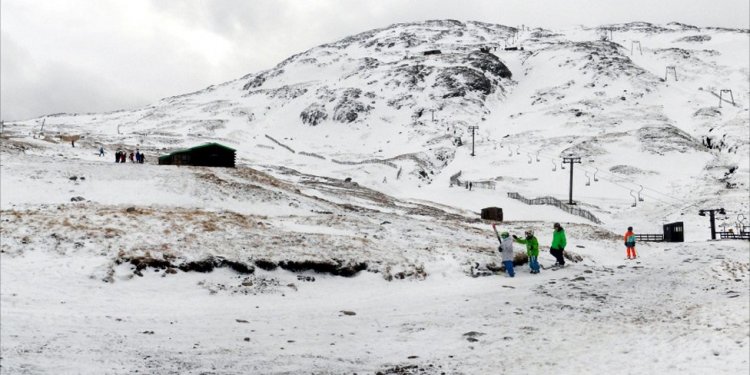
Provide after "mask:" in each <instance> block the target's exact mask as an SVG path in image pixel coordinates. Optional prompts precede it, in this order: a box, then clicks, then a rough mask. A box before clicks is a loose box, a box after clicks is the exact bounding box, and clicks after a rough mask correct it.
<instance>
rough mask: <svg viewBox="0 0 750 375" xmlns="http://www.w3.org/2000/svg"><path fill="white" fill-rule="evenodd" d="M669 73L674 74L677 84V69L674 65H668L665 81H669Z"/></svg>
mask: <svg viewBox="0 0 750 375" xmlns="http://www.w3.org/2000/svg"><path fill="white" fill-rule="evenodd" d="M669 72H672V74H673V75H674V80H675V82H677V68H676V67H675V66H674V65H667V68H666V70H665V71H664V81H665V82H666V81H667V77H668V76H669Z"/></svg>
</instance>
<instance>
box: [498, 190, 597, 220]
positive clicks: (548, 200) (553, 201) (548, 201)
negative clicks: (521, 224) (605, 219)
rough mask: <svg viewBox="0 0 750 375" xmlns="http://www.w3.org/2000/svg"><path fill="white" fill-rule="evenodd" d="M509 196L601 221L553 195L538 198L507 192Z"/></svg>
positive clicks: (527, 202) (531, 203) (524, 201)
mask: <svg viewBox="0 0 750 375" xmlns="http://www.w3.org/2000/svg"><path fill="white" fill-rule="evenodd" d="M508 197H509V198H513V199H517V200H519V201H521V202H523V203H526V204H530V205H549V206H555V207H557V208H559V209H561V210H563V211H565V212H567V213H569V214H572V215H576V216H580V217H582V218H584V219H587V220H590V221H593V222H594V223H597V224H601V223H602V221H601V220H599V218H597V217H596V216H594V214H592V213H591V212H589V211H586V210H584V209H581V208H578V207H575V206H571V205H568V204H567V203H565V202H563V201H561V200H559V199H557V198H553V197H540V198H533V199H528V198H525V197H523V196H522V195H521V194H518V193H508Z"/></svg>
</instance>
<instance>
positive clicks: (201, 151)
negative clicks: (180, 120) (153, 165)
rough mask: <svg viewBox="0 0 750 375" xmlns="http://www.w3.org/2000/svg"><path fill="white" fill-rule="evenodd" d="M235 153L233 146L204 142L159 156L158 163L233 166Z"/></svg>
mask: <svg viewBox="0 0 750 375" xmlns="http://www.w3.org/2000/svg"><path fill="white" fill-rule="evenodd" d="M236 153H237V150H235V149H233V148H230V147H227V146H224V145H220V144H218V143H206V144H204V145H200V146H195V147H191V148H187V149H184V150H177V151H174V152H172V153H171V154H167V155H163V156H159V164H160V165H195V166H203V167H228V168H234V159H235V157H236Z"/></svg>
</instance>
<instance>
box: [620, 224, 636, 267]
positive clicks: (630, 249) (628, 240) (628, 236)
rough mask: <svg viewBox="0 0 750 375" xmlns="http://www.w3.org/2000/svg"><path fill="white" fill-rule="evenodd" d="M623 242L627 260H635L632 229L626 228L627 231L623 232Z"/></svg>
mask: <svg viewBox="0 0 750 375" xmlns="http://www.w3.org/2000/svg"><path fill="white" fill-rule="evenodd" d="M623 240H624V241H625V248H626V249H627V250H626V251H627V256H628V259H635V258H636V254H635V233H633V227H628V231H627V232H625V235H624V236H623ZM631 254H632V255H631Z"/></svg>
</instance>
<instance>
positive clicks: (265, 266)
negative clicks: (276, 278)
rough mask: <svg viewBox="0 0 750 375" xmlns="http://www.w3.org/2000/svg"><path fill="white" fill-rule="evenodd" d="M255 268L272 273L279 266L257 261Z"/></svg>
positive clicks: (262, 260) (265, 261) (261, 260)
mask: <svg viewBox="0 0 750 375" xmlns="http://www.w3.org/2000/svg"><path fill="white" fill-rule="evenodd" d="M255 266H256V267H258V268H260V269H262V270H265V271H273V270H275V269H276V268H277V267H278V266H279V265H278V264H276V263H274V262H271V261H269V260H265V259H258V260H256V261H255Z"/></svg>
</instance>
